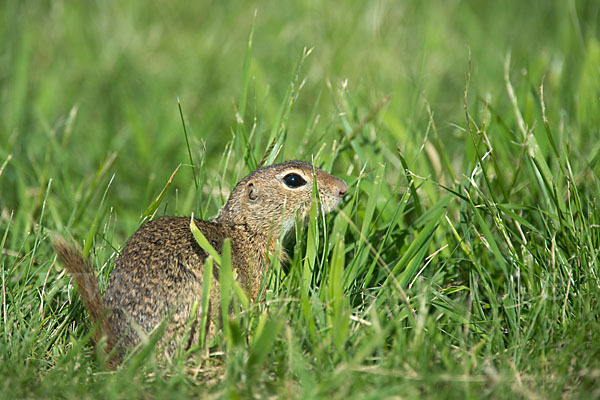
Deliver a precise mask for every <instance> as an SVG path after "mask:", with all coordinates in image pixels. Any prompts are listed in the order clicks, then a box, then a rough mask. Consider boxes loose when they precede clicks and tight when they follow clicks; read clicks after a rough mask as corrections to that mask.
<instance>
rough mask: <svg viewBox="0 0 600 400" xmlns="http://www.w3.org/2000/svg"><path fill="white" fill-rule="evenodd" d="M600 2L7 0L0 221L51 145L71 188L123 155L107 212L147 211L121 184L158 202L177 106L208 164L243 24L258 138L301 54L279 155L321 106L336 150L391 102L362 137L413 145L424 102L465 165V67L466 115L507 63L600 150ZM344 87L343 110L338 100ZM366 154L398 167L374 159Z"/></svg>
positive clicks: (421, 129)
mask: <svg viewBox="0 0 600 400" xmlns="http://www.w3.org/2000/svg"><path fill="white" fill-rule="evenodd" d="M598 8H599V3H598V2H597V1H572V0H569V1H547V2H521V1H511V2H480V1H434V2H426V3H425V2H421V1H402V2H399V1H366V2H365V1H341V2H335V3H330V2H320V1H293V2H281V1H265V2H257V3H252V2H236V1H213V2H211V1H202V2H183V1H160V0H155V1H138V0H134V1H128V2H118V1H82V2H67V1H10V0H9V1H4V2H3V5H2V20H1V24H2V25H1V31H0V32H1V41H2V47H1V49H0V51H1V53H0V94H1V97H0V108H1V110H2V111H1V113H2V118H1V122H0V159H1V160H2V161H4V160H6V158H7V156H8V155H9V154H12V157H13V161H12V162H10V163H9V165H8V168H7V169H6V171H5V172H4V175H5V176H4V177H3V179H2V180H1V181H0V188H1V190H2V192H3V195H2V198H1V200H2V202H3V203H4V204H3V205H2V207H3V209H4V211H5V212H6V211H7V210H11V209H15V207H17V206H18V204H19V203H20V202H23V201H27V199H23V198H18V194H17V193H20V192H17V191H14V190H12V189H13V188H14V187H15V185H25V186H27V187H29V188H31V189H32V190H30V191H29V192H28V195H29V196H34V197H35V196H37V195H38V193H35V191H36V189H37V190H42V188H41V187H38V184H39V183H44V181H46V180H47V178H48V177H43V178H46V179H39V178H40V176H35V175H36V174H43V170H44V167H43V165H44V159H45V158H48V148H47V147H48V146H51V144H50V138H52V137H55V136H59V142H58V143H61V146H64V147H62V148H61V149H55V150H58V151H57V153H58V154H57V157H58V160H59V162H61V163H64V165H65V166H66V168H67V169H68V178H69V180H71V181H72V182H71V183H70V184H71V185H76V184H77V183H78V181H80V180H83V179H84V176H85V175H86V174H87V173H88V171H93V170H95V169H96V168H98V166H99V165H100V164H101V161H102V160H103V159H105V158H106V157H107V155H108V154H110V153H112V152H117V153H118V156H117V159H116V163H115V168H114V170H115V171H116V172H117V176H116V178H115V181H114V183H113V190H112V194H111V202H115V204H119V205H120V206H123V207H126V209H128V210H131V209H134V208H135V207H136V205H139V204H140V201H147V200H148V199H149V198H150V197H147V198H144V199H140V198H137V197H136V196H134V195H133V193H132V190H133V189H132V188H131V187H132V186H134V185H136V186H142V187H145V186H146V185H147V184H150V185H151V189H149V191H148V192H146V193H147V196H150V195H151V194H152V195H155V194H156V191H157V190H158V189H159V188H161V187H162V185H164V182H166V180H167V178H168V177H169V176H170V174H171V173H172V171H173V170H174V169H175V168H176V166H177V165H178V164H179V163H186V162H189V158H188V156H187V147H186V145H185V137H184V134H183V129H182V123H181V119H180V116H179V112H178V109H177V98H179V99H180V100H181V103H182V108H183V112H184V114H185V117H186V121H187V123H188V128H189V131H190V136H191V137H193V141H194V142H195V143H199V141H204V142H205V146H206V152H205V157H206V159H207V161H208V162H209V164H210V165H213V166H216V165H217V160H219V159H220V158H221V156H222V153H223V149H224V145H225V142H226V141H228V140H230V139H231V134H232V132H233V130H234V127H235V123H236V119H235V112H236V106H237V105H239V101H240V98H241V83H242V79H243V77H242V75H243V74H242V72H243V68H242V67H243V62H244V56H245V53H246V49H247V47H248V38H249V35H250V31H251V29H252V26H253V24H255V32H254V40H253V54H252V60H251V69H250V76H251V82H250V85H249V92H248V107H247V109H246V110H247V112H246V115H244V116H243V117H244V123H245V124H246V125H247V126H249V127H251V126H252V122H253V120H254V118H258V119H259V120H260V121H261V124H260V127H259V130H260V131H259V132H258V134H259V135H262V137H264V139H262V140H263V141H265V142H266V140H267V138H266V136H268V135H266V134H265V132H267V133H268V131H269V130H270V129H271V128H272V126H270V124H273V123H274V120H275V119H276V115H277V112H278V110H279V107H280V104H281V103H282V101H283V99H284V98H285V93H286V90H287V88H288V86H289V84H290V81H291V80H292V78H293V76H294V73H295V68H296V66H297V65H298V62H299V59H300V57H301V55H302V51H303V49H304V48H310V49H312V52H311V54H310V56H309V57H308V58H307V60H306V61H305V62H304V64H303V68H302V70H301V71H300V80H301V81H302V80H305V82H304V86H303V88H302V91H301V93H300V96H299V98H298V100H297V101H296V103H295V104H294V109H293V111H292V113H291V116H290V120H289V122H288V131H289V136H288V142H287V144H288V146H287V147H285V151H284V154H283V157H281V159H289V158H297V157H299V156H304V157H306V156H307V154H305V153H301V154H298V150H297V149H298V147H297V145H300V144H301V143H302V140H303V138H302V136H303V134H304V132H305V129H306V126H307V123H308V122H309V121H310V116H311V115H312V114H313V112H314V111H315V110H316V112H317V114H318V115H319V120H318V125H317V126H316V127H315V130H314V132H316V134H315V137H316V138H317V139H316V140H318V139H319V138H321V137H323V135H325V137H326V138H328V139H329V140H331V138H333V139H335V138H336V137H337V136H338V135H337V133H336V131H337V130H339V129H341V128H340V127H341V125H342V122H341V120H340V118H339V114H340V113H355V114H356V118H357V119H358V120H360V119H362V118H363V117H364V116H365V115H367V114H368V111H369V110H370V109H371V108H373V107H375V105H376V104H378V103H379V102H380V101H381V100H382V99H383V98H384V97H386V96H387V95H392V99H391V101H390V102H389V104H388V105H387V106H386V107H385V108H384V110H383V111H381V112H380V113H379V115H378V119H377V120H376V126H377V132H375V131H372V135H377V137H376V140H377V141H378V142H379V143H380V144H382V148H386V147H388V148H391V149H394V148H395V147H396V146H398V145H399V146H400V147H401V148H402V149H403V151H405V152H407V153H408V154H409V155H414V154H415V153H416V152H417V151H418V149H419V147H420V146H421V144H422V141H423V136H424V133H425V131H426V129H427V126H428V123H429V118H428V116H427V113H426V109H425V105H424V104H425V103H424V100H427V102H428V103H429V104H430V105H431V109H432V111H433V113H434V118H435V121H436V123H437V129H438V133H439V136H440V138H441V140H442V142H443V144H444V146H446V150H447V151H448V154H449V156H450V159H451V160H452V162H453V164H454V165H456V166H459V167H460V165H461V160H462V154H463V152H464V151H465V143H468V141H466V139H465V135H464V134H463V132H461V131H460V129H457V128H456V126H455V124H461V123H463V122H464V119H465V116H464V110H463V92H464V90H465V84H466V76H467V73H468V70H469V58H471V64H472V66H471V88H472V89H471V94H470V99H471V100H472V104H475V105H476V104H478V99H486V100H487V101H489V102H490V103H491V104H493V106H494V107H496V108H501V107H502V106H503V105H504V106H506V105H508V98H507V96H506V88H505V84H504V79H503V74H504V64H505V60H506V57H507V54H510V56H511V65H510V72H511V79H512V80H513V84H514V85H515V86H516V87H518V88H520V90H521V93H525V94H527V93H528V92H537V87H539V85H540V83H541V82H542V81H543V82H544V85H545V87H544V89H545V95H546V103H547V107H548V109H549V114H550V115H556V116H560V118H561V124H564V125H565V126H567V127H571V128H573V131H574V132H578V133H579V136H578V137H569V138H568V139H569V141H570V143H572V144H573V145H574V149H575V151H580V150H581V149H582V147H585V150H584V151H586V154H587V151H589V150H593V149H597V147H598V144H597V140H596V139H597V138H598V126H599V122H600V113H599V112H598V109H597V106H598V91H599V87H600V78H599V77H598V60H599V59H600V54H599V53H600V45H599V44H598V36H599V35H598V33H599V27H598V24H597V17H598ZM344 87H345V90H343V89H341V88H344ZM342 91H344V92H345V93H347V94H348V95H347V96H346V98H345V100H344V101H346V103H347V102H348V99H350V103H349V104H346V105H345V106H344V105H341V102H342V100H340V92H342ZM532 98H535V96H534V97H530V99H532ZM317 101H318V102H317ZM530 103H531V104H528V103H527V102H525V103H524V104H522V106H523V107H524V110H525V112H526V115H525V117H526V119H535V118H537V117H538V116H539V107H538V106H537V105H536V104H533V103H532V102H531V101H530ZM315 107H316V108H315ZM475 108H477V107H475ZM74 109H75V110H76V112H77V113H76V117H75V119H74V120H73V121H72V124H71V125H69V129H68V130H67V131H65V129H64V128H65V126H66V125H67V123H68V120H69V115H70V113H71V112H72V111H73V110H74ZM475 112H476V111H475ZM527 114H529V115H527ZM532 117H533V118H532ZM505 122H506V123H508V124H510V122H511V121H505ZM561 134H564V132H561ZM367 136H368V135H367ZM583 144H585V146H582V145H583ZM266 146H267V143H265V147H266ZM315 146H316V145H313V148H315ZM589 146H591V147H592V149H590V148H589ZM316 148H318V146H316ZM195 149H200V150H202V145H196V146H195ZM200 150H199V151H200ZM392 153H393V150H392ZM409 158H410V157H409ZM373 161H375V160H373ZM377 161H384V162H388V163H390V162H391V163H392V164H393V165H395V166H398V161H397V159H394V157H393V156H391V155H389V154H385V153H384V154H383V155H382V157H381V159H379V160H377ZM13 168H16V169H19V172H18V173H15V172H14V171H13ZM191 176H192V175H191V171H190V169H189V168H187V169H185V168H184V170H182V171H181V172H180V173H179V174H178V175H177V177H176V184H175V185H176V186H179V187H181V186H185V185H187V184H189V182H191ZM54 178H58V179H60V178H59V177H54ZM232 183H233V182H232ZM58 184H59V185H63V184H67V183H65V182H62V183H58ZM133 192H136V191H133ZM213 211H216V210H213Z"/></svg>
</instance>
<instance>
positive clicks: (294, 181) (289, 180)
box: [283, 172, 306, 188]
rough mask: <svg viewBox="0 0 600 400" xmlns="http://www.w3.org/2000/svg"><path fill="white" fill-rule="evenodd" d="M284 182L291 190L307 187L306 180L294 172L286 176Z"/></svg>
mask: <svg viewBox="0 0 600 400" xmlns="http://www.w3.org/2000/svg"><path fill="white" fill-rule="evenodd" d="M283 181H284V182H285V184H286V185H287V186H288V187H289V188H297V187H300V186H304V185H306V181H305V180H304V178H302V177H301V176H300V175H298V174H295V173H293V172H292V173H291V174H287V175H286V176H284V177H283Z"/></svg>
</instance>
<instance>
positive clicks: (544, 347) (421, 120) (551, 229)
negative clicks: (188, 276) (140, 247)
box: [0, 0, 600, 399]
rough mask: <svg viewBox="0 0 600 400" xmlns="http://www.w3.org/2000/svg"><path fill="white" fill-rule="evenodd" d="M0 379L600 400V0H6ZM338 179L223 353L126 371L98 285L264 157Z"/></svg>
mask: <svg viewBox="0 0 600 400" xmlns="http://www.w3.org/2000/svg"><path fill="white" fill-rule="evenodd" d="M0 10H1V11H2V12H1V14H0V15H1V16H0V35H1V36H0V37H1V41H0V43H2V45H1V46H0V242H1V244H2V252H1V253H0V269H1V271H0V274H1V283H2V289H1V291H0V296H1V297H0V299H1V301H0V303H1V306H0V397H2V398H160V397H169V398H184V397H200V398H232V399H238V398H297V399H318V398H328V399H353V398H357V399H379V398H386V399H387V398H398V399H412V398H414V399H420V398H436V399H444V398H448V399H455V398H458V399H478V398H498V399H502V398H509V399H514V398H525V399H548V398H550V399H554V398H561V399H562V398H578V399H579V398H582V399H585V398H598V397H600V384H598V382H599V381H600V305H599V302H598V299H599V298H600V277H599V274H600V259H599V248H600V213H599V209H598V208H599V203H598V199H599V197H600V182H599V180H598V173H599V170H600V165H599V161H600V140H599V139H600V26H599V25H598V17H599V16H600V3H598V2H597V1H594V0H589V1H579V0H567V1H564V0H549V1H545V2H519V1H507V2H478V1H475V0H470V1H458V0H456V1H445V2H442V1H433V2H421V1H417V0H408V1H404V2H394V1H386V0H376V1H369V2H363V1H358V0H343V1H339V2H336V3H335V4H329V3H325V2H319V1H314V0H300V1H295V2H281V1H276V0H267V1H263V2H256V3H254V4H250V2H248V3H245V2H234V1H227V0H225V1H214V2H210V1H207V2H183V1H164V0H154V1H151V2H148V1H141V0H131V1H128V2H117V1H113V0H107V1H95V2H65V1H59V0H56V1H38V2H34V1H19V0H5V1H3V2H2V3H1V5H0ZM288 159H300V160H304V161H308V162H312V163H313V164H314V165H316V166H318V167H321V168H323V169H325V170H327V171H330V172H331V173H333V174H335V175H336V176H338V177H340V178H342V179H344V180H345V181H346V183H347V184H348V194H347V195H346V196H345V199H344V201H343V202H342V204H341V205H340V207H339V208H338V209H337V210H336V211H335V212H333V213H331V215H329V216H327V217H326V218H317V217H316V212H315V213H314V214H315V215H313V217H314V218H311V219H310V221H309V222H308V224H307V226H298V227H297V229H296V230H295V232H293V234H292V235H291V236H292V237H290V238H288V240H287V241H286V243H285V246H286V248H287V250H288V253H289V254H290V261H289V263H288V264H285V265H279V264H277V263H274V264H273V265H272V267H271V268H270V270H269V274H268V276H267V278H266V280H265V282H264V295H265V299H264V301H263V302H262V303H259V304H245V303H244V302H243V301H240V300H239V299H238V298H237V297H236V296H235V295H234V296H232V297H231V298H229V297H228V301H229V300H230V301H231V302H232V303H233V309H234V310H235V312H234V313H232V314H231V315H230V316H227V317H226V318H225V321H224V326H223V328H224V329H223V330H222V331H221V332H220V333H219V334H218V336H217V338H216V339H215V342H214V343H213V347H211V348H210V349H209V348H193V349H191V350H189V351H185V349H182V350H181V352H180V354H178V356H177V357H176V358H174V359H173V360H171V361H170V362H168V363H166V364H165V363H164V362H161V361H159V360H157V359H156V357H155V354H154V352H153V344H152V342H150V343H148V344H147V345H145V346H142V348H140V349H138V351H137V352H135V353H134V354H132V355H131V357H130V358H129V359H128V361H127V362H126V363H125V364H124V365H122V366H121V367H120V368H119V369H118V370H117V371H108V370H106V369H105V368H104V367H103V363H104V361H105V357H104V355H103V353H102V349H101V346H100V347H96V346H94V345H93V341H92V335H93V329H94V328H93V326H91V325H90V324H89V319H88V316H87V313H86V311H85V309H84V307H83V304H82V302H81V301H80V299H79V297H78V294H77V288H76V286H75V285H74V282H73V281H72V279H71V278H70V277H69V276H68V275H67V274H66V273H65V270H64V269H63V267H62V265H61V264H60V263H59V262H58V261H57V260H56V256H55V254H54V251H53V249H52V245H51V240H50V237H51V235H52V234H60V235H64V236H66V237H68V238H72V239H73V240H75V241H76V242H77V243H79V244H80V245H81V247H82V248H83V250H84V253H85V254H86V255H87V256H88V257H89V258H90V260H92V262H93V264H94V265H95V266H96V268H97V270H96V272H97V275H98V279H99V281H100V286H101V288H103V287H105V285H106V282H107V279H108V276H109V275H110V271H111V269H112V265H113V262H114V259H115V257H116V255H117V254H118V253H119V250H120V249H121V248H122V246H123V245H124V243H125V241H126V240H127V238H128V237H129V236H130V235H131V234H132V233H133V232H135V230H136V229H137V228H138V227H139V226H140V223H141V222H142V221H143V220H145V219H147V218H152V217H157V216H160V215H179V216H189V215H191V214H192V213H193V214H194V215H195V216H199V217H200V218H211V217H212V216H214V215H216V214H217V213H218V210H219V208H220V207H221V206H222V205H223V204H224V202H225V200H226V199H227V196H228V194H229V192H230V190H231V188H232V187H233V185H234V184H235V183H236V182H237V181H238V180H239V179H240V178H242V177H243V176H245V175H246V174H247V173H248V172H250V171H252V170H253V169H255V168H256V167H257V166H258V165H260V164H261V163H267V164H270V163H274V162H280V161H283V160H288Z"/></svg>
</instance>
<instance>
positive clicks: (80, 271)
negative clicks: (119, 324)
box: [52, 236, 116, 363]
mask: <svg viewBox="0 0 600 400" xmlns="http://www.w3.org/2000/svg"><path fill="white" fill-rule="evenodd" d="M52 246H53V247H54V250H55V251H56V254H58V258H59V259H60V261H62V263H63V265H64V266H65V268H66V269H67V271H68V272H69V274H70V275H71V276H72V277H73V279H75V282H77V286H78V288H79V294H80V296H81V299H82V300H83V304H85V308H86V309H87V311H88V313H89V314H90V317H91V318H92V323H93V324H98V325H99V329H97V330H96V334H95V336H94V339H95V340H96V343H97V342H98V340H100V338H101V337H102V336H103V335H104V336H106V339H107V351H108V352H110V351H111V350H112V349H113V347H114V345H115V343H116V337H115V335H114V333H113V330H112V327H111V326H110V323H109V321H108V318H107V310H106V308H105V307H104V301H103V300H102V296H101V295H100V288H99V287H98V280H97V279H96V276H95V275H94V271H93V268H92V266H91V264H90V263H89V262H88V261H86V260H85V258H83V253H82V252H81V250H80V249H79V248H78V247H77V246H76V245H75V244H73V243H72V242H68V241H66V240H65V239H63V238H62V237H60V236H54V237H53V238H52ZM112 361H113V360H111V361H110V362H111V363H112Z"/></svg>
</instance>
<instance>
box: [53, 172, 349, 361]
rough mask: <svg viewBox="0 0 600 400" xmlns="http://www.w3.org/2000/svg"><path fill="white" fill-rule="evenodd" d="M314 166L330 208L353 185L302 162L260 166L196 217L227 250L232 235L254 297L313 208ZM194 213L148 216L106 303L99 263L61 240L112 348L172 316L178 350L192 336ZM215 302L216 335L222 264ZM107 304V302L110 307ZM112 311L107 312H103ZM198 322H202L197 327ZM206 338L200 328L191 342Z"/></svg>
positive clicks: (236, 264) (199, 271) (119, 263)
mask: <svg viewBox="0 0 600 400" xmlns="http://www.w3.org/2000/svg"><path fill="white" fill-rule="evenodd" d="M313 172H314V173H315V176H316V178H317V187H318V190H319V196H320V198H321V204H322V206H323V207H322V208H323V210H324V212H326V213H327V212H329V211H331V210H332V209H333V208H335V206H336V205H337V204H338V203H339V201H340V200H341V198H342V196H343V195H344V194H345V193H346V184H345V183H344V181H342V180H341V179H338V178H336V177H334V176H332V175H330V174H328V173H326V172H325V171H322V170H320V169H318V168H314V169H313V166H311V165H310V164H307V163H304V162H300V161H288V162H285V163H282V164H277V165H272V166H269V167H264V168H260V169H257V170H256V171H254V172H252V173H251V174H249V175H248V176H246V177H245V178H244V179H242V180H241V181H240V182H239V183H238V184H237V185H236V186H235V188H234V189H233V191H232V193H231V195H230V197H229V200H228V201H227V203H226V204H225V205H224V206H223V208H222V209H221V212H220V214H219V215H218V216H217V218H216V219H215V220H214V221H200V220H195V223H196V225H197V227H198V229H200V231H202V233H203V234H204V235H205V236H206V238H207V239H208V241H209V242H210V243H211V244H212V246H213V247H214V248H215V249H216V250H217V251H218V252H220V251H221V248H222V245H223V241H224V240H225V239H226V238H229V239H231V253H232V264H233V268H234V270H235V271H236V273H237V279H238V281H239V282H240V284H241V285H242V287H243V288H244V289H245V291H246V292H247V294H248V296H249V298H250V299H251V300H252V301H256V300H257V297H258V294H259V290H260V285H261V283H262V281H263V277H264V275H265V272H266V268H267V267H268V254H270V253H271V254H273V253H274V252H275V249H276V245H277V240H278V239H279V238H280V237H282V236H283V235H285V233H286V231H287V230H289V229H290V228H291V227H293V225H294V222H295V220H296V216H299V217H300V218H306V217H307V216H308V213H309V210H310V202H311V196H312V187H313V185H312V177H313ZM290 173H294V174H298V175H300V176H301V177H302V178H303V179H304V180H306V182H307V183H306V184H305V185H303V186H301V187H296V188H289V187H287V186H286V184H285V182H284V179H283V177H285V176H287V175H288V174H290ZM189 225H190V219H189V218H180V217H162V218H159V219H156V220H154V221H150V222H147V223H146V224H144V225H143V226H142V227H140V229H139V230H138V231H137V232H136V233H135V234H133V236H131V238H130V239H129V240H128V242H127V244H126V245H125V247H124V248H123V250H122V252H121V254H120V255H119V257H118V258H117V260H116V262H115V266H114V269H113V272H112V275H111V277H110V281H109V284H108V287H107V289H106V293H105V296H104V301H103V300H102V297H101V296H100V292H99V289H98V284H97V281H96V279H95V278H94V275H93V272H92V268H91V266H90V265H89V263H87V262H86V261H85V260H84V259H83V256H82V255H81V252H80V251H79V250H78V249H77V248H76V247H74V246H73V245H68V244H66V242H65V241H64V240H61V239H57V240H55V241H54V246H55V249H56V251H57V253H58V255H59V258H60V259H61V261H62V262H63V264H64V265H65V267H66V268H67V270H68V271H69V273H70V274H71V275H72V276H73V277H74V279H75V281H76V282H77V285H78V286H79V290H80V293H81V296H82V299H83V302H84V304H85V306H86V308H87V310H88V312H89V313H90V316H91V318H92V321H94V322H99V321H100V323H101V330H102V333H103V334H104V335H106V337H107V343H108V349H109V350H110V349H112V347H113V346H115V344H116V343H117V342H119V343H120V345H119V347H120V348H123V349H124V348H130V347H132V346H134V345H136V344H137V343H139V342H140V340H142V339H143V338H144V336H145V335H146V334H148V333H150V332H151V331H152V330H153V329H155V328H156V327H157V326H158V325H159V324H160V323H161V322H162V321H163V319H164V318H165V317H166V316H169V319H168V322H167V325H166V329H165V333H164V336H163V344H165V345H166V351H167V354H172V353H173V352H174V350H175V349H176V347H177V345H178V344H179V343H180V342H181V340H182V339H183V337H184V331H185V327H186V324H187V323H188V320H189V317H190V311H191V310H192V307H193V306H194V303H198V304H200V303H201V298H202V283H203V273H204V272H203V269H204V261H205V259H206V257H207V255H206V253H205V252H204V250H202V248H200V246H199V245H198V244H197V243H196V241H195V240H194V237H193V235H192V233H191V231H190V228H189ZM213 273H214V277H213V284H212V285H211V293H210V306H209V314H210V315H209V318H208V321H209V327H208V330H209V332H208V333H209V335H212V334H214V331H215V330H216V323H217V321H218V319H219V318H218V317H219V305H220V292H219V284H218V273H219V270H218V268H217V267H216V266H215V269H214V272H213ZM105 307H106V308H105ZM104 315H106V318H103V316H104ZM194 328H195V327H194ZM197 340H198V329H192V332H191V335H190V337H189V338H188V342H187V344H188V345H191V344H193V343H195V342H197Z"/></svg>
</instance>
